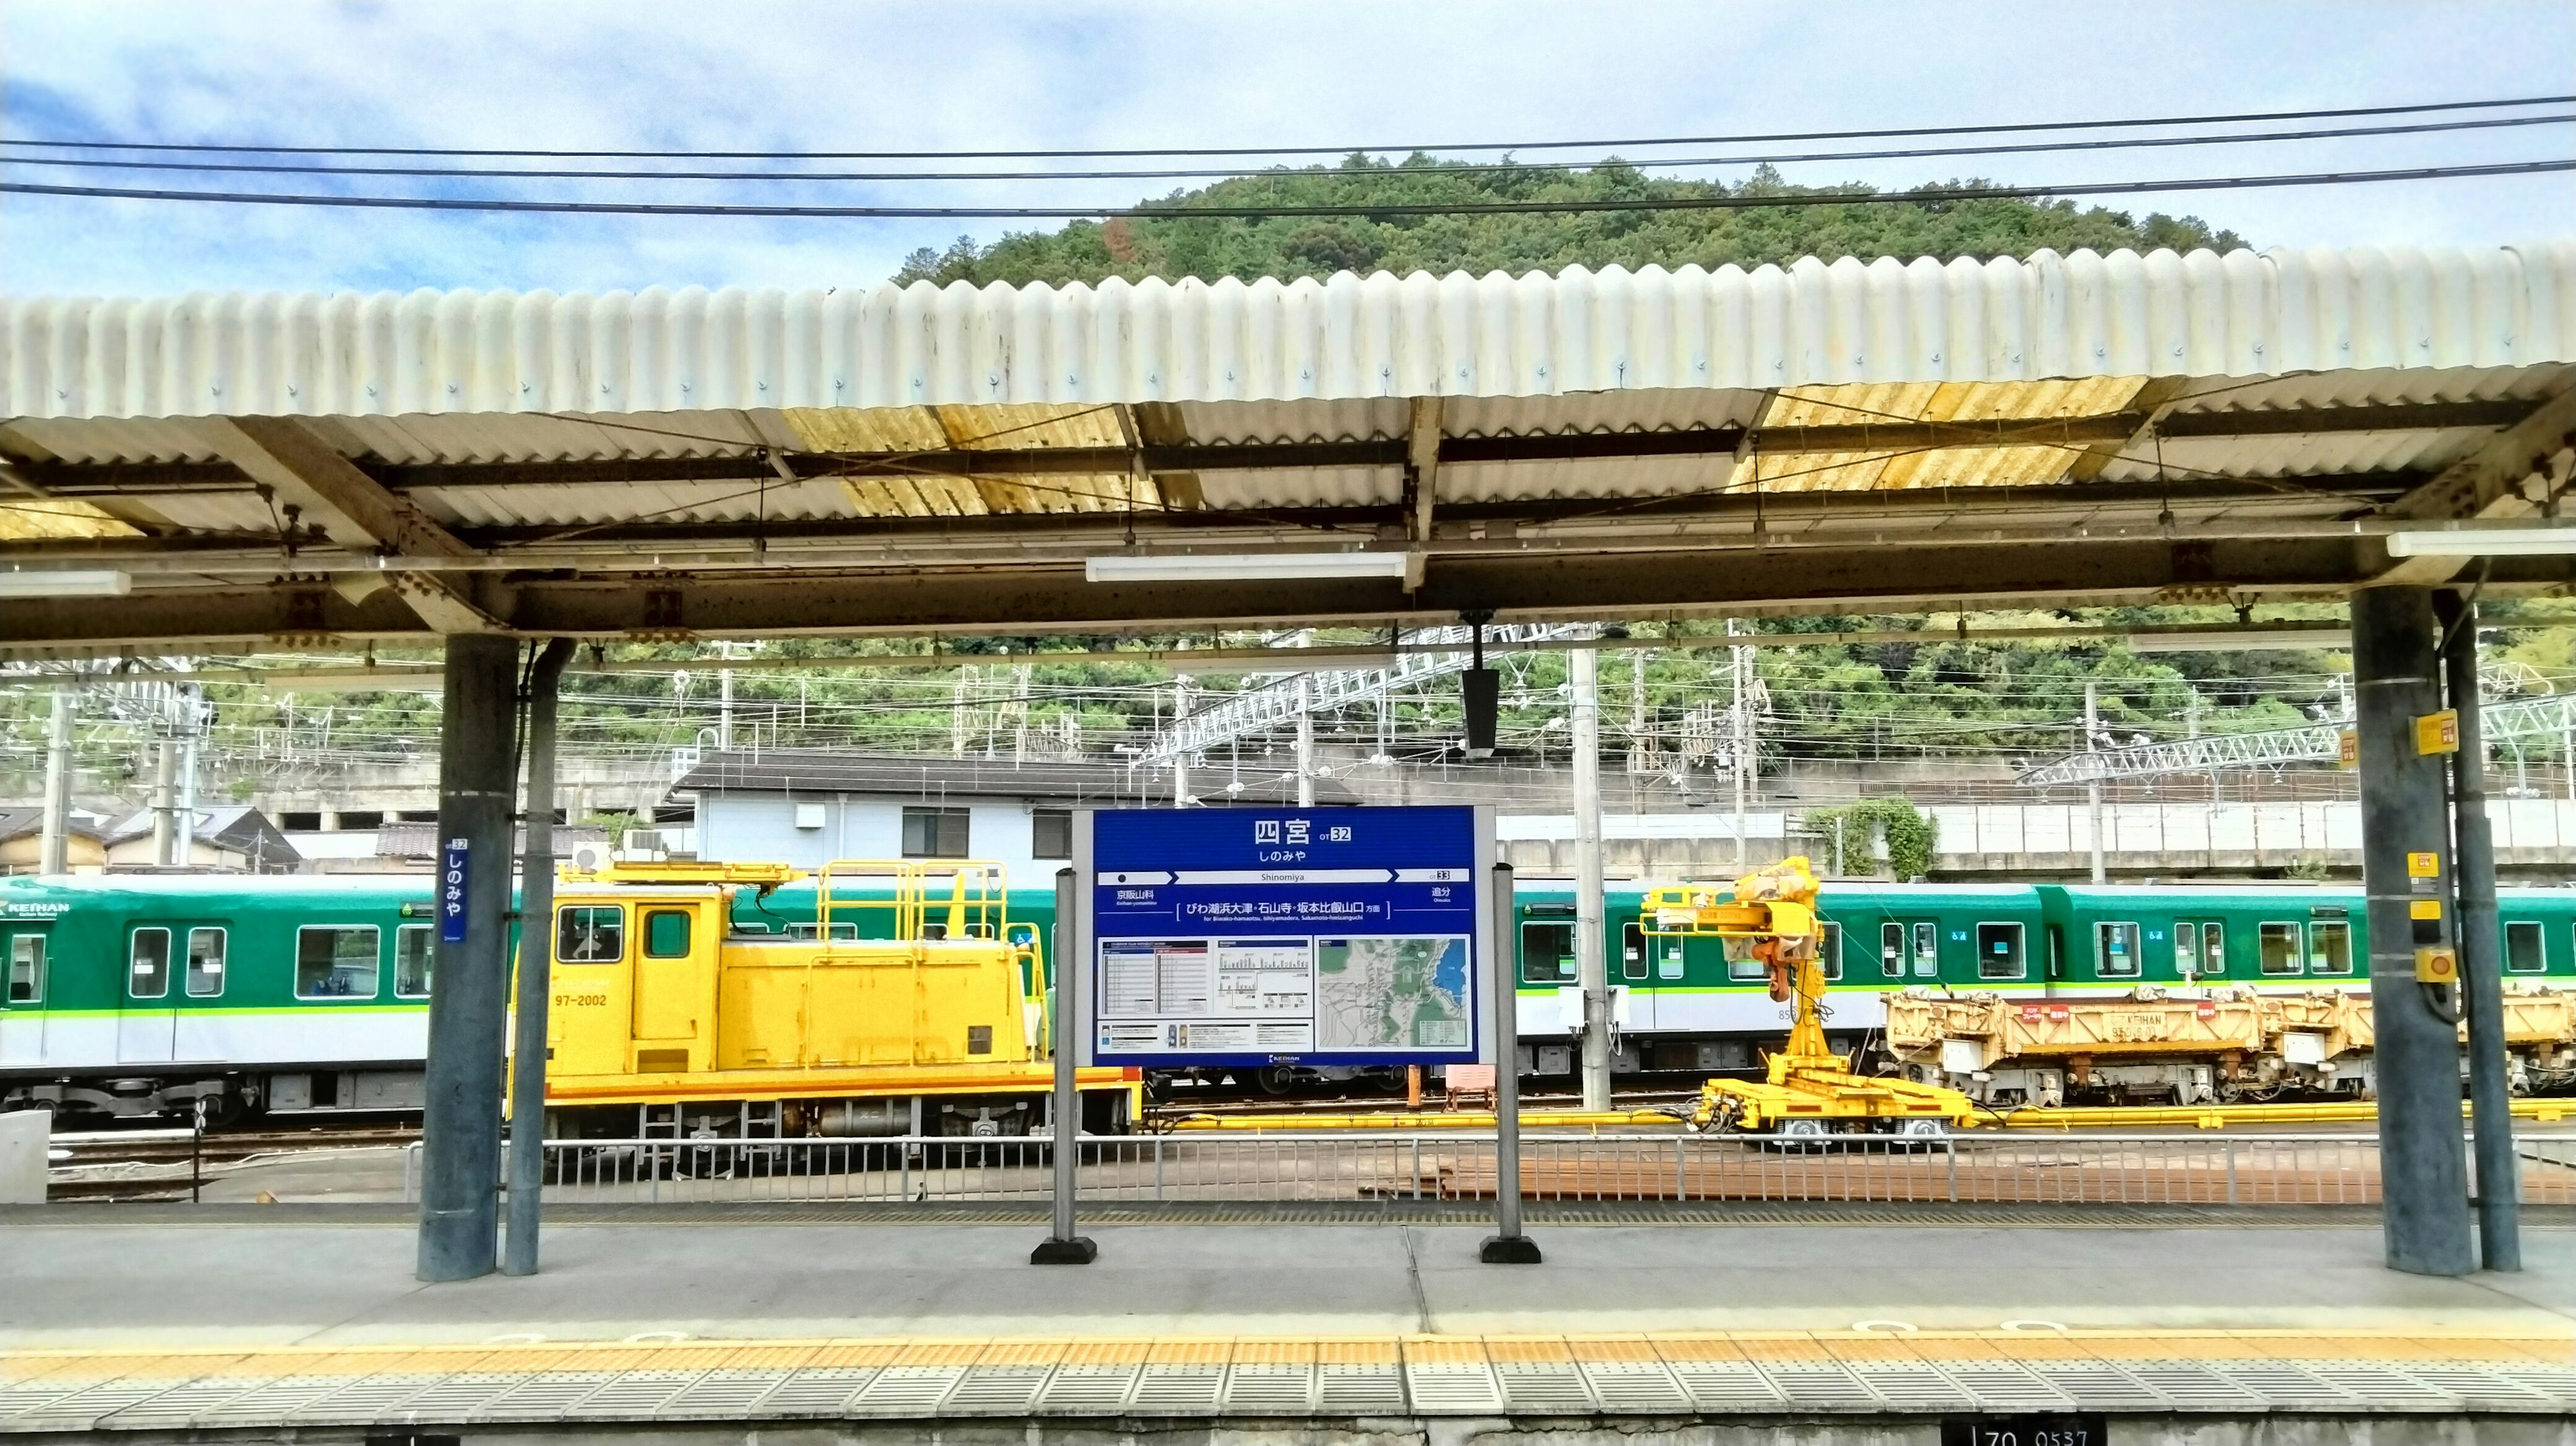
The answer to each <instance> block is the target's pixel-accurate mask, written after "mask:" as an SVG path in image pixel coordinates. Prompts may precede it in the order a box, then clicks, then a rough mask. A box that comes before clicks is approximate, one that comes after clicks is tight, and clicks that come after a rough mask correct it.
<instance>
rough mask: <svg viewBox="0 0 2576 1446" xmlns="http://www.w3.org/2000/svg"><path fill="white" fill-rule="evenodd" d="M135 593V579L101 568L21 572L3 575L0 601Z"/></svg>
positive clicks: (1, 576)
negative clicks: (3, 598) (20, 598)
mask: <svg viewBox="0 0 2576 1446" xmlns="http://www.w3.org/2000/svg"><path fill="white" fill-rule="evenodd" d="M133 590H134V579H133V578H132V577H130V576H128V575H127V574H125V573H121V572H110V571H107V570H104V569H98V568H78V569H73V568H21V569H18V570H16V571H13V572H0V597H22V598H47V597H123V596H125V595H126V594H127V593H129V592H132V591H133Z"/></svg>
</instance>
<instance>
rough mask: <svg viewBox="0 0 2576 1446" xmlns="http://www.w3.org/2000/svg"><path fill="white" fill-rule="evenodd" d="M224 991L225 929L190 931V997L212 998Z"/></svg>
mask: <svg viewBox="0 0 2576 1446" xmlns="http://www.w3.org/2000/svg"><path fill="white" fill-rule="evenodd" d="M223 992H224V931H223V930H221V929H190V930H189V931H188V997H189V998H191V999H211V998H213V997H215V996H216V995H219V994H221V993H223Z"/></svg>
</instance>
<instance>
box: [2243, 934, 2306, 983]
mask: <svg viewBox="0 0 2576 1446" xmlns="http://www.w3.org/2000/svg"><path fill="white" fill-rule="evenodd" d="M2254 942H2255V950H2256V953H2257V955H2258V956H2259V957H2260V958H2261V960H2262V964H2263V972H2264V973H2266V974H2296V973H2298V972H2299V926H2298V925H2296V924H2261V925H2257V926H2256V928H2255V931H2254Z"/></svg>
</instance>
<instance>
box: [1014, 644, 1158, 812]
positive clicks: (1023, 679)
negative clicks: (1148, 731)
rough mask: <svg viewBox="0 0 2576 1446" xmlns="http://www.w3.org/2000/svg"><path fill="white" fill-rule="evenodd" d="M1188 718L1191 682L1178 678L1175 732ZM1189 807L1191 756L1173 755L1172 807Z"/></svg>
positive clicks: (1022, 683) (1023, 685)
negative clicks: (1182, 721) (1183, 720)
mask: <svg viewBox="0 0 2576 1446" xmlns="http://www.w3.org/2000/svg"><path fill="white" fill-rule="evenodd" d="M1020 683H1021V686H1022V687H1024V688H1025V687H1026V686H1027V685H1028V678H1027V675H1026V674H1023V675H1021V679H1020ZM1021 696H1023V697H1025V696H1027V695H1026V694H1022V695H1021ZM1024 716H1025V715H1024ZM1188 716H1190V680H1189V679H1187V678H1176V679H1174V680H1172V729H1173V731H1174V732H1178V731H1179V730H1180V726H1181V720H1182V719H1184V718H1187V717H1188ZM1027 731H1028V730H1027V728H1026V727H1025V725H1024V726H1023V727H1022V728H1021V732H1023V733H1025V732H1027ZM1189 806H1190V755H1189V754H1188V753H1186V752H1181V753H1175V754H1173V755H1172V807H1174V808H1187V807H1189Z"/></svg>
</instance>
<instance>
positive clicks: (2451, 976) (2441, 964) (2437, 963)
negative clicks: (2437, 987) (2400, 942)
mask: <svg viewBox="0 0 2576 1446" xmlns="http://www.w3.org/2000/svg"><path fill="white" fill-rule="evenodd" d="M2415 982H2416V983H2418V984H2457V983H2459V982H2460V956H2459V955H2457V954H2455V953H2453V952H2451V951H2450V950H2448V949H2418V950H2416V951H2415Z"/></svg>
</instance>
